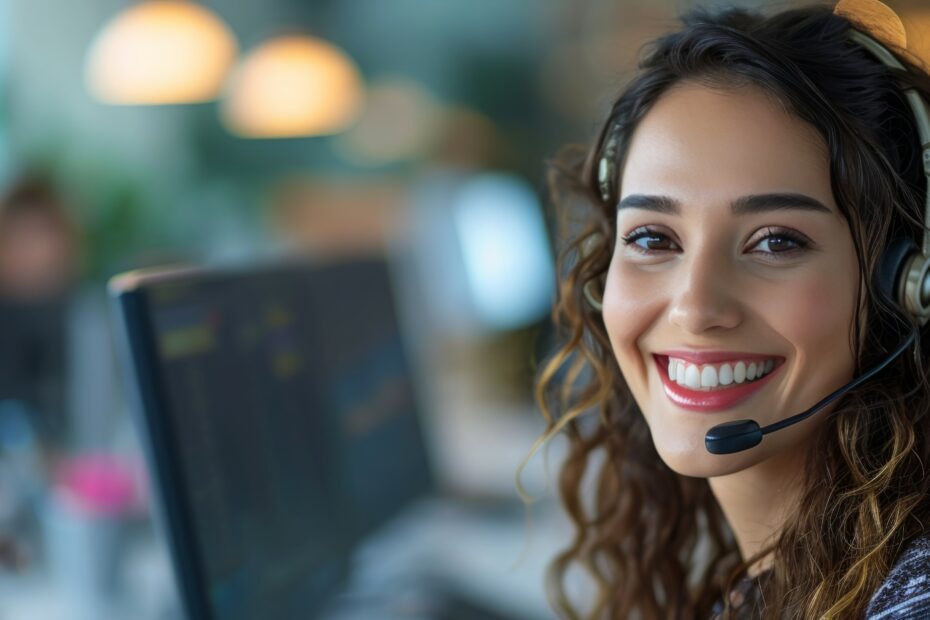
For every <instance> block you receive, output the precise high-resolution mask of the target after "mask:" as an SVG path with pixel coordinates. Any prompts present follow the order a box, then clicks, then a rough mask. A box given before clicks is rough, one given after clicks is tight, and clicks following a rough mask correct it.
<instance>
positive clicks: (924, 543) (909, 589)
mask: <svg viewBox="0 0 930 620" xmlns="http://www.w3.org/2000/svg"><path fill="white" fill-rule="evenodd" d="M865 616H866V619H867V620H892V619H893V620H903V619H906V618H930V533H928V534H924V535H923V536H920V537H918V538H916V539H915V540H914V541H913V542H912V543H911V544H910V545H909V546H908V547H907V549H906V550H905V551H904V553H902V554H901V557H900V558H899V559H898V561H897V562H895V565H894V568H892V569H891V572H890V573H888V577H887V578H886V579H885V581H884V582H882V585H881V586H880V587H879V588H878V590H876V591H875V594H873V595H872V600H871V601H869V606H868V608H867V609H866V612H865Z"/></svg>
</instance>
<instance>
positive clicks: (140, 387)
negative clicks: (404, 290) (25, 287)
mask: <svg viewBox="0 0 930 620" xmlns="http://www.w3.org/2000/svg"><path fill="white" fill-rule="evenodd" d="M110 290H111V295H112V298H113V299H114V301H115V303H116V306H117V308H118V310H119V315H120V317H121V319H122V321H121V323H122V327H123V329H122V331H123V335H124V336H125V338H124V339H123V342H124V345H125V346H124V350H125V351H126V353H128V357H127V360H128V361H129V367H130V368H131V371H132V372H131V376H130V378H131V383H132V384H133V386H134V387H135V388H136V389H135V390H134V391H135V392H136V394H137V395H138V399H137V401H138V404H139V406H138V407H137V410H138V411H137V412H138V414H140V415H138V416H137V418H138V422H139V424H138V426H139V429H140V430H141V434H142V436H143V438H144V444H145V446H146V448H147V457H148V462H149V465H150V470H151V471H152V473H153V476H152V477H153V481H154V489H155V497H156V499H157V500H158V506H159V507H160V510H159V514H160V517H161V518H160V521H161V523H162V525H163V528H164V530H165V531H166V533H167V541H168V543H169V549H170V553H171V557H172V561H173V564H174V567H175V569H176V574H177V576H178V582H179V591H180V594H181V598H182V600H183V603H184V605H185V607H186V609H187V611H188V614H189V616H190V618H192V619H194V618H196V619H200V618H204V619H208V620H240V619H241V620H246V619H249V620H251V619H257V618H262V619H265V618H275V619H282V620H284V619H291V618H293V619H300V620H306V619H307V618H312V617H313V615H314V613H315V612H316V611H317V610H318V609H319V608H321V607H322V606H323V605H324V604H325V603H326V601H327V600H328V599H329V598H330V597H331V595H333V594H334V593H336V592H338V591H339V589H340V586H341V585H342V582H343V580H344V578H345V577H346V576H347V571H348V566H349V560H350V558H351V556H352V549H353V547H354V546H355V545H356V544H357V543H358V541H359V540H360V539H362V537H364V536H365V535H366V534H367V533H369V532H370V531H371V530H373V529H374V528H377V527H378V526H379V525H381V524H383V523H384V522H386V521H388V520H389V519H391V518H392V517H393V516H394V515H395V514H396V513H398V512H399V511H400V510H401V509H402V508H403V507H404V506H406V505H407V504H408V503H410V502H411V501H413V500H414V499H415V498H418V497H420V496H422V495H426V494H428V493H430V492H431V491H433V490H435V487H434V477H433V475H432V473H431V471H430V468H429V462H428V457H427V449H426V445H425V443H424V437H423V434H422V429H421V424H420V420H419V415H420V414H419V410H418V407H417V404H416V396H415V389H414V382H413V378H412V376H411V366H410V364H409V361H408V356H407V354H406V352H405V347H404V341H403V339H402V337H401V331H400V329H399V323H398V318H397V313H396V308H395V304H394V298H393V295H392V287H391V278H390V269H389V268H388V264H387V263H386V261H385V260H384V259H380V258H369V259H356V260H344V261H338V262H328V263H312V262H308V261H299V262H289V263H287V264H275V265H266V266H262V267H256V268H250V269H222V270H203V269H196V270H190V269H188V270H171V271H156V272H137V273H129V274H124V275H121V276H117V277H116V278H114V279H113V280H112V281H111V284H110Z"/></svg>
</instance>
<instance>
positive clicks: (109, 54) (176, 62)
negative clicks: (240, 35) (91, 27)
mask: <svg viewBox="0 0 930 620" xmlns="http://www.w3.org/2000/svg"><path fill="white" fill-rule="evenodd" d="M236 53H237V45H236V40H235V38H234V36H233V34H232V32H231V31H230V29H229V27H228V26H227V25H226V24H225V23H224V22H223V21H222V20H221V19H220V18H218V17H217V16H216V15H215V14H213V13H212V12H210V11H208V10H207V9H205V8H204V7H202V6H200V5H197V4H194V3H192V2H187V1H186V0H147V1H145V2H141V3H139V4H136V5H134V6H132V7H130V8H128V9H126V10H125V11H123V12H122V13H120V14H119V15H117V16H116V17H114V18H113V19H112V20H110V22H109V23H107V24H106V25H105V26H104V28H103V29H102V30H101V31H100V33H99V34H98V35H97V38H96V39H95V40H94V42H93V43H92V45H91V47H90V49H89V51H88V54H87V62H86V78H87V85H88V88H89V89H90V91H91V92H92V93H93V95H94V96H95V97H97V98H98V99H100V100H101V101H104V102H107V103H117V104H172V103H197V102H203V101H210V100H211V99H215V98H216V97H217V96H218V95H219V93H220V91H221V89H222V87H223V83H224V81H225V79H226V76H227V74H228V72H229V69H230V67H231V66H232V64H233V62H234V61H235V58H236Z"/></svg>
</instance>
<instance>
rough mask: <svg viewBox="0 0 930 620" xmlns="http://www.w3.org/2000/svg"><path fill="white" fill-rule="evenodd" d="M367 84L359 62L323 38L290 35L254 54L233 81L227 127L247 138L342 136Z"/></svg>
mask: <svg viewBox="0 0 930 620" xmlns="http://www.w3.org/2000/svg"><path fill="white" fill-rule="evenodd" d="M363 93H364V86H363V84H362V79H361V76H360V74H359V71H358V69H357V67H356V66H355V63H354V62H353V61H352V60H351V59H350V58H349V57H348V56H347V55H346V54H345V53H344V52H342V50H340V49H338V48H337V47H335V46H333V45H331V44H329V43H327V42H325V41H322V40H320V39H316V38H312V37H307V36H297V35H289V36H282V37H278V38H275V39H272V40H270V41H267V42H265V43H263V44H262V45H260V46H259V47H257V48H256V49H254V50H253V51H252V52H250V53H249V54H248V55H247V56H246V57H245V58H244V59H243V60H242V62H241V63H240V65H239V66H238V67H237V68H236V69H235V71H234V72H233V74H232V77H231V78H230V82H229V85H228V90H227V93H226V97H225V98H224V99H223V101H222V104H221V114H222V119H223V122H224V124H225V125H226V127H227V129H229V131H230V132H232V133H234V134H236V135H238V136H241V137H246V138H287V137H298V136H318V135H327V134H334V133H339V132H340V131H342V130H344V129H346V128H347V127H349V126H350V125H351V124H352V123H353V122H354V121H355V120H356V118H357V117H358V115H359V113H360V112H361V107H362V98H363Z"/></svg>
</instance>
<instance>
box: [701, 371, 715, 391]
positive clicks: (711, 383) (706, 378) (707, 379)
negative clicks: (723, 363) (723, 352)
mask: <svg viewBox="0 0 930 620" xmlns="http://www.w3.org/2000/svg"><path fill="white" fill-rule="evenodd" d="M701 387H717V369H716V368H714V367H713V366H705V367H704V370H702V371H701Z"/></svg>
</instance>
